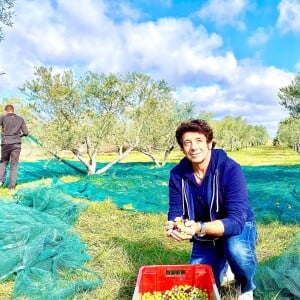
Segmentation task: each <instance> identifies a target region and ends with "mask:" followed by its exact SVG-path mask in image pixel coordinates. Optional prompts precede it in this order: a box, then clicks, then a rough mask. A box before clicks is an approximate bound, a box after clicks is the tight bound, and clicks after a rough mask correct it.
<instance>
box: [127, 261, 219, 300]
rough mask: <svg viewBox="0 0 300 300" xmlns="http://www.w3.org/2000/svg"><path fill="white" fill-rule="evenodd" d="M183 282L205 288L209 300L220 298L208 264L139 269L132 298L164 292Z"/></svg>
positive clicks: (157, 266)
mask: <svg viewBox="0 0 300 300" xmlns="http://www.w3.org/2000/svg"><path fill="white" fill-rule="evenodd" d="M185 284H188V285H190V286H192V287H197V288H200V289H202V290H206V291H207V293H208V299H209V300H213V299H216V300H220V299H221V298H220V295H219V292H218V289H217V287H216V284H215V279H214V275H213V272H212V269H211V267H210V266H209V265H153V266H151V265H150V266H143V267H141V268H140V269H139V274H138V278H137V282H136V287H135V291H134V295H133V298H132V300H139V299H141V296H142V295H143V294H144V293H146V292H154V291H158V292H165V291H166V290H169V289H172V287H174V286H176V285H177V286H178V285H185Z"/></svg>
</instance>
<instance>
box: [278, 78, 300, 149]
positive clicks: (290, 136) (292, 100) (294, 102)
mask: <svg viewBox="0 0 300 300" xmlns="http://www.w3.org/2000/svg"><path fill="white" fill-rule="evenodd" d="M278 96H279V98H280V99H281V101H280V104H281V105H282V106H284V107H285V108H286V109H287V110H288V111H289V114H290V116H289V117H288V118H287V119H285V120H283V121H282V122H280V125H279V128H278V131H277V137H276V139H277V140H279V141H280V142H281V143H284V144H286V145H287V146H289V147H291V148H293V149H294V150H295V151H297V152H298V153H300V76H299V75H297V76H296V77H295V79H294V80H293V81H292V83H291V84H290V85H288V86H287V87H283V88H281V89H280V90H279V93H278Z"/></svg>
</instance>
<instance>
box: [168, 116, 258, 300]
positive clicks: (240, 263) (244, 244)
mask: <svg viewBox="0 0 300 300" xmlns="http://www.w3.org/2000/svg"><path fill="white" fill-rule="evenodd" d="M176 139H177V142H178V144H179V146H180V147H181V150H182V151H183V153H184V155H185V157H184V158H183V159H182V160H181V161H180V163H179V164H178V165H176V166H175V167H174V168H173V169H172V170H171V172H170V179H169V212H168V221H167V223H166V231H167V236H168V237H170V238H173V239H174V240H176V241H183V240H191V241H192V242H193V247H192V253H191V258H190V263H191V264H208V265H210V266H211V267H212V269H213V273H214V277H215V281H216V284H217V286H220V284H221V282H222V279H223V276H224V272H225V270H226V268H227V266H228V265H227V264H229V266H230V268H231V270H232V272H233V274H234V275H235V280H236V284H237V286H238V287H239V288H240V291H241V294H240V296H239V299H253V290H254V289H255V284H254V282H253V278H254V275H255V269H256V263H257V261H256V254H255V244H256V235H257V233H256V223H255V220H254V214H253V211H252V209H251V207H250V204H249V202H248V195H247V187H246V181H245V177H244V174H243V171H242V168H241V166H240V165H239V164H238V163H237V162H235V161H234V160H232V159H231V158H229V157H228V156H227V154H226V153H225V151H223V150H221V149H214V147H215V142H214V141H213V131H212V129H211V127H210V126H209V125H208V124H207V123H206V122H205V121H203V120H192V121H190V122H184V123H181V125H180V126H179V127H178V128H177V130H176ZM182 220H183V221H184V225H180V223H179V222H178V221H181V223H182ZM178 224H179V225H178Z"/></svg>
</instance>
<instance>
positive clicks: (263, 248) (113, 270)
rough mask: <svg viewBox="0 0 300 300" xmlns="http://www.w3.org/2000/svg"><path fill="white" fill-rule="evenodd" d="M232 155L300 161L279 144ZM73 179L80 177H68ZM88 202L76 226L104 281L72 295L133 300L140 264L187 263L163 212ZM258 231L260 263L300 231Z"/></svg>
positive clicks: (186, 251)
mask: <svg viewBox="0 0 300 300" xmlns="http://www.w3.org/2000/svg"><path fill="white" fill-rule="evenodd" d="M229 155H230V156H231V157H233V158H234V159H236V160H237V161H238V162H240V163H241V164H242V165H253V166H254V165H275V164H276V165H289V164H290V165H292V164H299V155H298V154H296V153H295V152H293V151H292V150H290V149H286V148H281V147H278V148H274V147H264V148H259V147H257V148H249V149H246V150H241V151H237V152H232V153H230V152H229ZM113 157H114V154H107V155H106V156H103V157H102V159H103V161H110V160H111V159H112V158H113ZM181 157H182V153H181V152H180V151H174V152H173V153H172V155H171V157H170V161H172V162H177V161H179V159H180V158H181ZM130 161H150V160H149V159H148V158H147V157H145V156H144V155H141V154H139V153H131V154H130V155H129V156H128V157H127V158H126V160H125V161H124V162H130ZM69 180H70V181H72V180H76V178H75V177H70V178H69ZM9 195H10V194H9V192H8V191H7V190H2V191H1V192H0V197H1V196H2V197H3V196H9ZM77 201H78V200H77ZM82 201H84V200H82ZM84 202H87V201H84ZM88 203H89V206H88V208H87V209H86V210H85V211H83V212H82V213H81V215H80V217H79V219H78V221H77V223H76V224H75V226H74V227H75V229H76V230H77V232H78V233H79V234H80V236H81V238H82V240H83V241H84V242H86V243H87V244H88V246H89V247H88V252H89V254H90V255H91V260H90V261H89V262H88V263H87V264H86V267H87V268H89V269H91V270H93V271H95V272H97V273H99V274H100V275H101V277H102V279H103V284H102V286H100V287H98V288H96V289H94V290H92V291H89V292H86V293H83V294H80V295H78V296H77V297H75V298H74V300H77V299H78V300H79V299H83V300H95V299H96V300H97V299H100V300H106V299H107V300H113V299H115V300H117V299H119V300H127V299H128V300H130V299H132V295H133V292H134V288H135V284H136V279H137V274H138V270H139V268H140V267H141V266H143V265H152V264H168V265H170V264H171V265H172V264H185V263H188V261H189V256H190V251H191V243H189V242H175V241H173V240H171V239H168V238H166V236H165V232H164V224H165V221H166V215H165V214H150V213H142V212H127V211H124V210H120V209H118V208H117V207H116V206H115V205H114V204H113V203H112V201H111V200H110V199H107V200H106V201H104V202H100V203H96V202H95V203H91V202H88ZM258 230H259V239H258V244H257V257H258V261H259V262H261V261H264V260H266V259H268V258H271V257H274V256H276V255H280V254H281V253H282V252H283V251H284V249H285V248H286V246H287V245H288V244H289V242H290V240H291V239H292V237H293V236H294V235H295V234H296V232H297V231H299V226H293V225H282V224H280V223H279V222H273V223H271V224H267V225H264V224H258ZM13 285H14V282H13V279H11V280H8V281H6V282H3V283H1V284H0V299H1V300H2V299H3V300H6V299H11V295H12V290H13ZM220 292H221V297H222V299H223V300H229V299H230V300H231V299H235V297H236V296H235V290H234V289H233V288H232V287H230V286H228V287H226V288H225V287H223V288H221V289H220ZM274 299H275V298H274Z"/></svg>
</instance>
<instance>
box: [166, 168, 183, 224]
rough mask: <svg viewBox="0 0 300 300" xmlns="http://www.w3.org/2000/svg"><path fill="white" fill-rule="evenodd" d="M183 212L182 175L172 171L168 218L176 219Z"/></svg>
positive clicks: (170, 219)
mask: <svg viewBox="0 0 300 300" xmlns="http://www.w3.org/2000/svg"><path fill="white" fill-rule="evenodd" d="M182 214H183V205H182V196H181V177H180V176H178V175H177V174H176V173H174V172H172V171H171V173H170V179H169V212H168V220H169V221H174V219H175V218H176V217H181V216H182Z"/></svg>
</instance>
